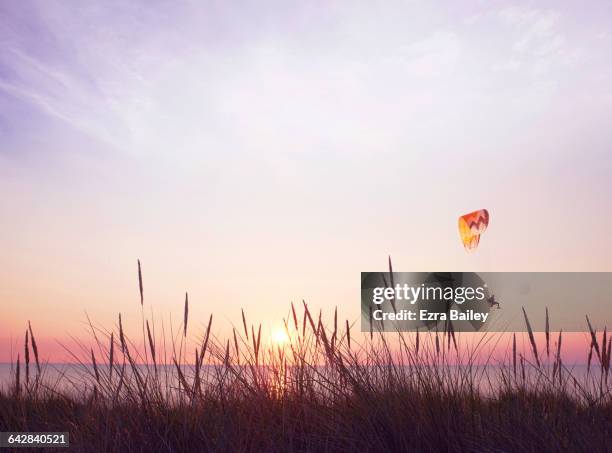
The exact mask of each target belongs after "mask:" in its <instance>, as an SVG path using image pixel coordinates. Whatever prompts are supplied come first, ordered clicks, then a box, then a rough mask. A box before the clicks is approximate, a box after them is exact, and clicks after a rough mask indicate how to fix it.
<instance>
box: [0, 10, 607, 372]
mask: <svg viewBox="0 0 612 453" xmlns="http://www.w3.org/2000/svg"><path fill="white" fill-rule="evenodd" d="M610 24H612V5H611V4H610V3H608V2H589V4H588V7H587V5H585V4H584V3H583V2H578V1H571V2H569V1H561V2H558V1H555V2H552V1H551V2H537V3H536V2H512V4H509V3H507V2H503V1H493V2H484V1H461V2H457V1H448V2H435V3H434V2H426V1H405V2H380V3H377V2H353V1H350V2H349V1H347V2H337V1H332V2H323V1H315V2H287V1H278V2H254V1H253V2H248V1H247V2H239V3H234V2H226V1H208V2H196V1H193V2H136V1H130V2H127V1H125V2H115V1H110V2H93V1H84V2H65V1H49V0H45V1H4V2H1V3H0V193H1V194H2V195H1V196H0V225H1V229H0V232H1V242H0V244H1V249H0V301H1V306H2V310H1V313H2V315H1V317H0V361H7V360H10V357H11V344H15V343H16V342H17V340H19V341H21V340H22V336H23V333H24V332H25V326H26V325H27V321H28V320H31V322H32V325H33V327H34V329H35V332H37V335H38V339H39V342H41V344H43V346H44V350H45V351H46V354H45V355H46V356H51V358H52V359H56V360H60V359H61V358H62V357H63V356H62V352H61V348H59V347H58V346H57V345H56V343H55V341H56V340H60V341H62V340H66V341H67V339H68V337H69V335H74V336H80V335H81V334H82V333H84V332H85V326H84V325H83V323H84V321H85V312H87V313H88V315H89V316H90V317H91V319H92V320H94V321H95V322H96V323H98V324H101V325H104V326H107V327H110V326H112V325H113V324H114V323H115V322H116V317H117V313H118V312H121V313H122V315H123V316H124V319H125V322H126V324H127V325H128V326H136V325H137V322H139V320H140V306H139V296H138V284H137V273H136V269H137V268H136V260H137V259H141V261H142V264H143V273H144V284H145V309H146V312H147V313H150V310H153V311H154V312H155V313H156V316H159V317H166V316H168V315H169V313H172V314H173V319H175V320H177V321H180V319H181V317H182V308H183V305H182V304H183V298H184V292H185V291H189V296H190V301H191V305H190V318H191V319H192V320H193V321H192V322H193V324H192V325H193V326H194V331H193V332H194V337H195V335H196V332H199V331H200V326H201V325H202V324H204V323H205V322H206V321H207V319H208V316H209V314H210V313H211V312H214V313H215V316H216V319H217V320H218V322H219V325H218V326H219V329H220V331H221V332H222V331H223V329H226V331H227V332H229V331H231V330H230V329H231V324H232V323H234V324H236V325H238V324H239V323H240V308H244V309H245V311H246V313H247V316H248V317H249V320H251V321H256V322H263V323H265V324H266V325H267V326H270V328H273V326H278V325H280V323H281V320H282V317H283V316H286V314H287V311H288V308H289V303H290V302H291V301H294V302H300V301H301V300H302V299H305V300H306V301H307V302H309V303H310V305H311V306H312V307H313V309H314V310H317V311H318V309H319V308H323V309H324V312H327V313H329V314H331V313H332V312H333V308H334V307H335V306H338V309H339V312H340V314H341V316H343V317H348V318H349V319H351V320H355V321H356V320H357V319H358V318H359V306H360V301H359V297H360V288H359V276H360V272H361V271H375V270H384V269H385V268H386V260H387V256H388V255H391V256H392V258H393V262H394V268H395V270H397V271H412V270H414V271H425V270H476V271H478V270H480V271H502V270H505V271H612V259H611V257H612V241H610V234H611V232H612V209H611V206H612V182H611V181H612V178H611V175H612V127H611V118H612V59H611V58H610V56H611V55H612V31H610V30H611V29H610ZM480 208H487V209H488V210H489V212H490V214H491V223H490V227H489V230H488V231H487V232H486V235H485V236H483V238H482V240H481V245H480V248H479V249H478V251H477V253H473V254H467V253H465V251H464V250H463V247H462V246H461V244H460V241H459V238H458V233H457V225H456V221H457V217H458V216H459V215H461V214H464V213H466V212H469V211H472V210H475V209H480ZM552 311H553V312H554V307H552ZM610 320H612V308H611V309H610ZM134 329H136V327H134ZM136 332H137V330H136ZM568 347H570V346H569V345H568Z"/></svg>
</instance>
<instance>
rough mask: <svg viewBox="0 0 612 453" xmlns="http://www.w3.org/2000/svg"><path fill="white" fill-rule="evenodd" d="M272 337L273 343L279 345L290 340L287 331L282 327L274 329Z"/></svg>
mask: <svg viewBox="0 0 612 453" xmlns="http://www.w3.org/2000/svg"><path fill="white" fill-rule="evenodd" d="M271 338H272V343H274V344H277V345H282V344H285V343H287V342H288V341H289V336H288V335H287V332H285V330H284V329H281V328H278V329H276V330H273V331H272V336H271Z"/></svg>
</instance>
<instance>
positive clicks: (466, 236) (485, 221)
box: [459, 209, 489, 252]
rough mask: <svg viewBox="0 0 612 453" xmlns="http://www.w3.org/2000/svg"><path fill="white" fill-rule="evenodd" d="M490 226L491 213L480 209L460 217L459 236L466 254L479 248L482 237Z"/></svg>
mask: <svg viewBox="0 0 612 453" xmlns="http://www.w3.org/2000/svg"><path fill="white" fill-rule="evenodd" d="M488 226H489V211H487V210H486V209H480V210H478V211H474V212H470V213H469V214H465V215H462V216H461V217H459V236H461V242H463V246H464V247H465V250H466V252H472V251H474V250H476V249H477V248H478V244H479V243H480V235H481V234H482V233H484V232H485V230H486V229H487V227H488Z"/></svg>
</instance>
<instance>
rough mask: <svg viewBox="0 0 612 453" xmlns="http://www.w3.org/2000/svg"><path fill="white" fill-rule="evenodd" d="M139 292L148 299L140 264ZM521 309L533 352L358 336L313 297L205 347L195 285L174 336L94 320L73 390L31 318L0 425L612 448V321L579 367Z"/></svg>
mask: <svg viewBox="0 0 612 453" xmlns="http://www.w3.org/2000/svg"><path fill="white" fill-rule="evenodd" d="M139 288H140V295H141V299H140V301H141V307H143V305H144V297H143V285H142V275H141V270H140V263H139ZM524 316H525V322H526V326H527V330H528V335H529V337H528V338H529V346H530V350H529V352H530V355H529V356H528V357H526V356H525V355H523V353H522V352H520V351H519V350H517V347H516V334H514V336H513V341H512V345H511V347H510V346H508V350H507V352H506V354H505V359H504V360H503V361H502V362H500V363H498V362H495V363H494V362H493V361H491V360H489V361H487V360H485V363H484V364H483V363H481V361H480V360H481V358H482V346H483V345H484V344H486V343H491V342H495V337H494V336H493V335H492V334H482V335H481V338H480V341H479V342H478V343H477V344H470V345H468V344H467V343H462V338H461V336H460V335H458V334H457V335H456V334H455V333H454V332H452V331H450V332H446V333H416V334H414V333H401V332H398V333H380V332H374V331H372V332H370V333H366V334H361V333H360V332H355V331H353V330H354V329H353V327H352V326H351V325H350V323H349V321H344V322H341V321H340V320H339V319H338V314H337V311H335V312H334V315H333V319H330V321H329V322H328V323H326V322H324V320H323V317H322V314H321V313H319V314H318V315H315V314H313V313H311V311H310V309H309V307H308V305H307V304H306V303H303V304H302V305H301V307H300V309H299V310H298V309H296V307H295V306H294V305H293V304H292V305H291V310H290V311H289V315H288V317H287V319H286V320H285V329H286V333H287V337H288V341H287V342H286V343H283V344H269V343H265V342H264V341H263V340H262V333H261V332H262V327H261V325H258V326H254V325H250V324H249V323H248V322H247V318H246V315H245V313H244V311H243V312H242V325H241V326H240V327H237V328H234V329H233V331H232V333H231V335H230V336H229V338H219V337H217V336H216V335H215V334H214V332H213V327H214V325H213V316H212V315H211V316H210V318H209V319H208V323H207V327H206V328H205V329H204V331H203V332H200V333H199V336H198V341H197V346H195V347H193V342H191V341H188V339H189V338H190V336H189V335H191V333H190V332H189V329H188V325H189V324H188V322H189V299H188V296H187V294H186V295H185V303H184V316H183V322H182V325H181V327H180V329H179V330H178V331H177V332H174V331H173V329H170V332H166V331H165V330H164V329H163V325H162V329H161V332H156V326H155V323H154V322H153V321H151V322H149V320H148V319H145V316H144V311H143V315H142V338H141V341H139V346H140V347H139V348H136V346H135V343H134V342H132V341H131V340H130V338H129V337H128V335H127V334H126V332H125V330H124V327H123V323H122V320H121V315H119V317H118V323H117V325H116V326H114V327H113V328H112V329H110V330H105V329H102V328H99V327H96V326H94V325H93V324H92V323H91V322H90V327H91V335H92V344H93V345H94V346H93V347H91V348H89V349H87V347H86V346H85V345H84V344H82V345H81V348H80V349H79V350H77V351H73V358H74V360H75V361H77V363H80V364H81V365H82V368H83V378H82V379H81V380H80V381H78V382H76V383H75V389H76V391H66V390H65V387H62V386H60V385H57V384H58V383H57V382H55V383H51V382H48V380H47V379H45V364H44V363H42V362H41V358H40V356H39V354H40V352H39V350H38V347H37V343H36V340H35V336H34V332H33V330H32V327H31V325H28V328H27V330H26V334H25V340H24V349H23V352H24V355H23V356H21V355H19V356H18V357H17V359H16V360H15V364H14V368H13V372H14V374H13V376H14V377H13V379H12V382H11V383H10V384H9V385H7V386H5V387H4V388H3V389H2V390H1V391H0V431H69V432H70V442H71V447H72V449H74V450H76V451H346V450H357V451H381V452H382V451H543V450H546V451H608V450H611V449H612V446H611V440H612V428H611V427H612V397H611V390H612V385H611V384H610V383H609V380H608V374H609V371H610V356H611V347H612V339H611V338H609V337H608V334H607V331H604V332H603V333H598V332H595V331H594V330H593V329H592V328H591V325H590V321H589V320H588V318H587V320H586V321H587V325H588V327H589V329H590V338H591V342H590V346H589V352H588V357H589V358H588V367H589V368H588V372H587V373H586V375H584V374H582V375H576V374H575V373H574V372H573V371H572V370H571V369H569V368H567V367H566V366H565V364H564V363H563V360H562V356H563V354H562V338H563V334H562V333H561V332H559V333H556V332H555V333H553V332H551V331H550V326H549V322H548V310H547V311H546V326H547V327H546V336H545V345H538V344H537V342H536V340H535V337H534V335H533V332H532V331H531V326H530V323H529V318H528V316H527V313H526V312H524ZM193 336H194V337H195V336H196V334H195V333H194V334H193ZM553 337H556V339H554V338H553ZM192 347H193V350H191V348H192ZM496 347H503V346H499V345H498V346H496ZM585 353H586V352H585ZM22 357H23V361H22V360H21V358H22ZM477 358H478V359H477Z"/></svg>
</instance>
